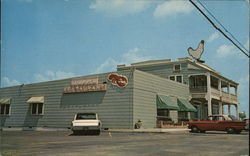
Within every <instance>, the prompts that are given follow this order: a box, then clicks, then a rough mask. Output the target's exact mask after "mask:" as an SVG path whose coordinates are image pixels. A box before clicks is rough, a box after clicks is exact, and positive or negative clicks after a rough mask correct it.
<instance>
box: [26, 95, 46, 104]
mask: <svg viewBox="0 0 250 156" xmlns="http://www.w3.org/2000/svg"><path fill="white" fill-rule="evenodd" d="M27 103H44V96H34V97H31V98H29V100H28V101H27Z"/></svg>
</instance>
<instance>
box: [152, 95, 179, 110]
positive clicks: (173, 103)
mask: <svg viewBox="0 0 250 156" xmlns="http://www.w3.org/2000/svg"><path fill="white" fill-rule="evenodd" d="M156 104H157V109H175V110H179V107H178V104H177V99H176V98H175V97H171V96H164V95H157V97H156Z"/></svg>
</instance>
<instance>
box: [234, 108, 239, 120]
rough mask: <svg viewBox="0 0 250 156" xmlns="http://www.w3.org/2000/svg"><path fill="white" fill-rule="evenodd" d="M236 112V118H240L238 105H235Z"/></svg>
mask: <svg viewBox="0 0 250 156" xmlns="http://www.w3.org/2000/svg"><path fill="white" fill-rule="evenodd" d="M235 113H236V115H235V116H236V118H237V119H238V120H239V119H240V118H239V110H238V105H235Z"/></svg>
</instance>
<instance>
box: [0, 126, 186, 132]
mask: <svg viewBox="0 0 250 156" xmlns="http://www.w3.org/2000/svg"><path fill="white" fill-rule="evenodd" d="M0 131H71V130H70V129H67V128H41V127H36V128H27V127H12V128H7V127H5V128H4V127H2V128H1V129H0ZM189 131H190V129H188V128H147V129H146V128H145V129H144V128H141V129H108V130H104V132H117V133H168V132H189Z"/></svg>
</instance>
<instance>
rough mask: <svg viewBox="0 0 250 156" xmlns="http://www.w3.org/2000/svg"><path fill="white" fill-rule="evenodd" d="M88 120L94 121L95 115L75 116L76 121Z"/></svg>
mask: <svg viewBox="0 0 250 156" xmlns="http://www.w3.org/2000/svg"><path fill="white" fill-rule="evenodd" d="M89 119H96V114H95V113H84V114H77V116H76V120H89Z"/></svg>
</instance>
